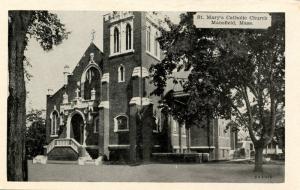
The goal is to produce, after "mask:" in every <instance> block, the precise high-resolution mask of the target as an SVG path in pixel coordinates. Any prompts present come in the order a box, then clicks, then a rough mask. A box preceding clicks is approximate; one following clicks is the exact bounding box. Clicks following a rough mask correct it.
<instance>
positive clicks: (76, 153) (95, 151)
mask: <svg viewBox="0 0 300 190" xmlns="http://www.w3.org/2000/svg"><path fill="white" fill-rule="evenodd" d="M159 24H160V23H159V21H158V19H157V18H156V15H155V14H154V13H152V12H128V11H127V12H112V13H109V14H107V15H104V16H103V42H102V43H103V52H102V51H101V50H100V49H99V48H98V47H96V45H95V44H94V43H91V44H90V45H89V47H88V48H87V49H86V51H85V52H84V55H83V57H82V58H81V59H80V60H79V62H78V64H77V65H76V67H75V68H74V69H73V71H70V68H69V67H68V66H65V68H64V69H65V71H64V73H63V74H64V77H65V81H64V84H63V85H62V87H61V88H60V89H59V90H58V91H56V92H55V93H53V94H49V95H47V113H46V137H47V143H48V144H47V145H46V146H45V154H46V156H47V158H48V160H80V161H81V163H84V162H88V161H89V160H95V159H97V158H102V159H103V158H105V159H107V160H125V161H136V160H137V159H140V160H150V159H151V156H152V155H153V153H186V152H194V153H197V152H199V153H203V152H205V153H209V158H210V159H211V160H223V159H228V158H229V153H230V150H232V149H234V147H235V146H234V145H235V134H234V133H233V132H231V131H230V130H228V131H225V128H226V124H227V121H225V120H221V119H214V120H213V121H212V122H211V126H209V127H204V128H201V127H198V126H192V127H190V128H189V129H188V130H187V129H186V128H185V126H184V125H179V123H178V122H177V121H176V120H174V119H173V118H172V116H170V115H168V114H164V113H162V112H161V110H160V108H159V107H158V105H159V104H158V101H159V100H160V99H161V97H158V96H154V95H150V93H151V92H152V90H153V89H154V86H153V84H151V83H150V80H151V79H150V76H149V68H150V66H151V65H152V64H155V63H157V62H159V61H160V60H161V58H162V56H163V55H162V52H161V51H160V47H159V44H158V42H157V41H156V38H157V37H159V35H160V31H159V30H158V27H159ZM186 77H187V76H186ZM171 89H172V90H174V84H172V85H168V86H167V90H171ZM175 95H176V96H177V97H178V98H184V97H187V96H188V94H186V93H184V92H183V91H182V90H180V89H178V88H176V89H175Z"/></svg>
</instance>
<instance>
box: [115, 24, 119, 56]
mask: <svg viewBox="0 0 300 190" xmlns="http://www.w3.org/2000/svg"><path fill="white" fill-rule="evenodd" d="M119 35H120V34H119V30H118V28H115V30H114V53H117V52H119V50H120V47H119V46H120V40H119Z"/></svg>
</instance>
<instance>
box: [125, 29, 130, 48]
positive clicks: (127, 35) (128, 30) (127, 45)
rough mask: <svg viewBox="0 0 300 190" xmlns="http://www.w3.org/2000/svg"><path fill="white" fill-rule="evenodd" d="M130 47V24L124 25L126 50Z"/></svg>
mask: <svg viewBox="0 0 300 190" xmlns="http://www.w3.org/2000/svg"><path fill="white" fill-rule="evenodd" d="M129 49H131V26H130V24H127V25H126V50H129Z"/></svg>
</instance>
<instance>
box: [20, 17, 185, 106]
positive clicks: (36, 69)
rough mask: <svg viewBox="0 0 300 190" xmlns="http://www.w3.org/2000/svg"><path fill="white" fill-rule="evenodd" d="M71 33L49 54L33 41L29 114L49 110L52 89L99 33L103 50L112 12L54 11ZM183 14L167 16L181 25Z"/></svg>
mask: <svg viewBox="0 0 300 190" xmlns="http://www.w3.org/2000/svg"><path fill="white" fill-rule="evenodd" d="M53 13H56V14H57V15H58V18H59V19H60V20H61V22H62V23H64V24H65V26H66V29H67V31H70V32H71V34H70V35H69V37H68V39H67V40H64V41H63V42H62V44H60V45H58V46H55V47H54V48H53V49H52V50H50V51H48V52H46V51H43V49H42V48H41V47H40V45H39V44H38V43H37V42H36V40H35V39H30V40H29V43H28V47H27V51H26V52H25V56H26V57H27V59H28V60H29V62H30V64H31V67H27V70H28V71H29V73H30V74H31V75H32V76H33V77H32V78H31V79H30V81H28V82H26V88H27V91H28V96H27V102H26V104H27V111H30V110H31V109H46V95H47V92H48V89H53V92H56V91H57V90H58V89H59V88H61V87H62V85H63V82H64V77H63V70H64V66H65V65H69V66H70V69H71V71H72V70H73V69H74V67H75V66H76V64H77V63H78V62H79V60H80V58H81V57H82V56H83V53H84V52H85V50H86V49H87V48H88V46H89V44H90V43H91V39H92V31H93V30H95V36H94V40H93V42H94V44H95V45H96V46H97V47H98V48H99V49H100V50H101V51H102V50H103V43H102V39H103V15H104V14H107V13H108V12H99V11H53ZM179 14H180V12H163V13H162V15H168V16H169V17H170V19H171V20H172V21H173V22H175V23H178V22H179Z"/></svg>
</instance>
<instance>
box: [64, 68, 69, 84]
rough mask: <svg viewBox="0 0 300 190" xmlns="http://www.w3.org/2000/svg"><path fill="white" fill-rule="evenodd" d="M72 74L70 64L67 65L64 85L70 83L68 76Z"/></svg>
mask: <svg viewBox="0 0 300 190" xmlns="http://www.w3.org/2000/svg"><path fill="white" fill-rule="evenodd" d="M69 75H70V67H69V65H65V67H64V85H67V84H68V76H69Z"/></svg>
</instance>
